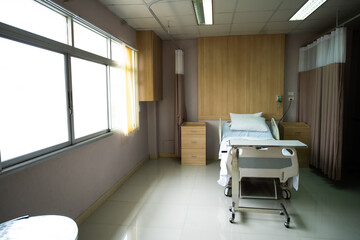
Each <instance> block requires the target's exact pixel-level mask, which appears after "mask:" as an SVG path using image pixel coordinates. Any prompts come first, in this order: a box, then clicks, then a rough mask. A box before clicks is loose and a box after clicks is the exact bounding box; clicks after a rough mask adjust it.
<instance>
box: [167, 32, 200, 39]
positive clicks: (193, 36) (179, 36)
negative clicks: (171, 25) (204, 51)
mask: <svg viewBox="0 0 360 240" xmlns="http://www.w3.org/2000/svg"><path fill="white" fill-rule="evenodd" d="M172 36H173V37H174V38H175V39H196V38H199V37H200V34H199V33H196V34H174V35H172Z"/></svg>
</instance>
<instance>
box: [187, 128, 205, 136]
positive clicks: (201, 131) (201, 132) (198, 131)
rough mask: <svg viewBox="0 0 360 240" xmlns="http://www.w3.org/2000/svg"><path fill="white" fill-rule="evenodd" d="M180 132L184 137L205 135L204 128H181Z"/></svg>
mask: <svg viewBox="0 0 360 240" xmlns="http://www.w3.org/2000/svg"><path fill="white" fill-rule="evenodd" d="M181 132H182V133H183V134H186V135H205V132H206V129H205V128H204V127H184V126H183V127H182V128H181Z"/></svg>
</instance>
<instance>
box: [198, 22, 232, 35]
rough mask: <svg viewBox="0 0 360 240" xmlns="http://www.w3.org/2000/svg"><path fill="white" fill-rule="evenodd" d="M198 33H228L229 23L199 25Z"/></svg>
mask: <svg viewBox="0 0 360 240" xmlns="http://www.w3.org/2000/svg"><path fill="white" fill-rule="evenodd" d="M199 30H200V34H201V35H202V34H211V33H214V32H221V33H229V32H230V25H229V24H226V25H210V26H199Z"/></svg>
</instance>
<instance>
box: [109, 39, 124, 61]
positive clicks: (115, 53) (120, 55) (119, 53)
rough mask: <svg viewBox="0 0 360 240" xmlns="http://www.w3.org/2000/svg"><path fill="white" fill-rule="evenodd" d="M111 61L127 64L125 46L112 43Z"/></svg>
mask: <svg viewBox="0 0 360 240" xmlns="http://www.w3.org/2000/svg"><path fill="white" fill-rule="evenodd" d="M111 59H112V60H114V61H117V62H118V63H119V64H123V63H124V62H125V46H124V45H122V44H120V43H117V42H115V41H111Z"/></svg>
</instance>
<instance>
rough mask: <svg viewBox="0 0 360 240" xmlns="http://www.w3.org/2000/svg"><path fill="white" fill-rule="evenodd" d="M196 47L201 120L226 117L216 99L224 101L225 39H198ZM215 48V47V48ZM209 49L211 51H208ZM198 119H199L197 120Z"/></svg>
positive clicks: (225, 110) (226, 60)
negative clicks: (216, 116)
mask: <svg viewBox="0 0 360 240" xmlns="http://www.w3.org/2000/svg"><path fill="white" fill-rule="evenodd" d="M199 43H200V44H199V45H198V54H199V55H198V87H201V91H198V111H199V116H200V115H201V116H202V119H212V116H214V115H220V116H226V115H228V112H227V109H224V108H223V105H222V104H218V101H217V99H223V100H226V98H227V89H228V85H227V83H228V82H227V81H226V79H227V78H228V76H227V75H228V73H227V71H225V70H224V68H225V67H226V66H227V65H228V58H227V56H226V55H225V54H224V51H225V52H226V49H227V39H226V37H213V38H206V39H205V38H200V39H199ZM215 46H216V47H215ZM209 49H211V50H210V51H209ZM199 119H200V118H199Z"/></svg>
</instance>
